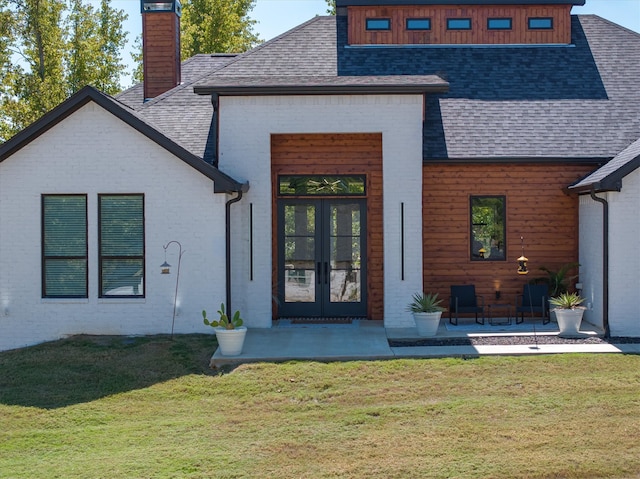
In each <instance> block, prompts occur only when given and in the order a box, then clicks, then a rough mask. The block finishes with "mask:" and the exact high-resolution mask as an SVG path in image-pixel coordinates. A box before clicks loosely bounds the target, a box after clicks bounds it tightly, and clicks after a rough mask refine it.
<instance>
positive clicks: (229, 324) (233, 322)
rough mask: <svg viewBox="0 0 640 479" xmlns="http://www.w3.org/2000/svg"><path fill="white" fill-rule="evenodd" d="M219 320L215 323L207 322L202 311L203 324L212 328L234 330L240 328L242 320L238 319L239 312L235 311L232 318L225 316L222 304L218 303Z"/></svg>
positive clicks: (205, 313)
mask: <svg viewBox="0 0 640 479" xmlns="http://www.w3.org/2000/svg"><path fill="white" fill-rule="evenodd" d="M218 315H219V316H220V319H218V320H217V321H215V320H214V321H209V320H208V319H207V312H206V311H205V310H204V309H203V310H202V319H203V322H204V324H206V325H207V326H211V327H212V328H224V329H236V328H239V327H240V326H242V318H241V317H240V311H236V312H235V314H234V315H233V317H232V318H229V316H227V313H225V310H224V303H220V309H219V310H218Z"/></svg>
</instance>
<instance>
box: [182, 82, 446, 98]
mask: <svg viewBox="0 0 640 479" xmlns="http://www.w3.org/2000/svg"><path fill="white" fill-rule="evenodd" d="M193 91H194V93H196V94H198V95H212V94H217V95H221V96H275V95H278V96H285V95H381V94H401V95H409V94H413V95H415V94H424V93H447V92H448V91H449V83H447V82H443V83H440V84H436V85H309V86H302V85H282V86H280V85H264V86H253V85H251V86H238V85H233V86H215V85H211V86H196V87H194V89H193Z"/></svg>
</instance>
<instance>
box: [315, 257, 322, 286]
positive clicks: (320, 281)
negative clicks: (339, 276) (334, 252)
mask: <svg viewBox="0 0 640 479" xmlns="http://www.w3.org/2000/svg"><path fill="white" fill-rule="evenodd" d="M316 271H317V272H318V284H322V267H321V265H320V261H318V265H317V270H316Z"/></svg>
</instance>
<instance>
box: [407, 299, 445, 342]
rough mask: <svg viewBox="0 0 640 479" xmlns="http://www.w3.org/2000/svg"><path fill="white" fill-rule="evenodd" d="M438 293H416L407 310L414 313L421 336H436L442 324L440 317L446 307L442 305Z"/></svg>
mask: <svg viewBox="0 0 640 479" xmlns="http://www.w3.org/2000/svg"><path fill="white" fill-rule="evenodd" d="M441 302H442V300H441V299H438V293H416V294H414V295H413V301H411V303H409V305H408V306H407V311H410V312H411V313H412V314H413V319H414V321H415V322H416V328H417V329H418V335H419V336H435V335H436V334H437V332H438V326H439V325H440V317H441V316H442V312H443V311H446V309H445V308H443V307H442V306H440V303H441Z"/></svg>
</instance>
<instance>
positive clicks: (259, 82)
mask: <svg viewBox="0 0 640 479" xmlns="http://www.w3.org/2000/svg"><path fill="white" fill-rule="evenodd" d="M346 27H347V25H346V18H345V17H316V18H314V19H312V20H310V21H308V22H306V23H304V24H302V25H300V26H298V27H296V28H294V29H293V30H290V31H289V32H287V33H285V34H283V35H281V36H279V37H276V38H275V39H273V40H271V41H269V42H266V43H264V44H262V45H260V46H258V47H257V48H255V49H253V50H251V51H249V52H247V53H244V54H242V55H238V56H237V57H235V58H231V59H227V61H226V62H225V63H224V65H218V66H217V67H214V68H210V69H209V70H206V68H203V67H201V68H200V70H199V71H200V72H203V73H202V75H200V76H199V77H198V78H195V79H194V80H193V81H191V82H189V83H188V84H187V83H185V84H183V85H181V86H179V87H177V88H175V89H173V90H171V91H169V92H167V93H166V94H164V95H163V96H161V97H159V98H157V99H155V100H153V101H151V102H148V103H147V104H145V105H144V106H143V107H141V108H139V112H140V114H141V115H142V116H144V117H146V118H149V119H150V120H152V121H153V122H154V124H156V125H158V126H159V127H161V128H162V129H163V131H165V132H166V133H167V135H168V136H169V137H170V138H172V139H174V140H175V141H176V142H178V143H179V144H181V145H183V146H184V147H185V148H188V149H189V150H190V151H192V152H193V153H195V154H199V155H202V154H203V152H204V148H205V145H206V140H207V137H208V133H209V126H210V121H211V105H210V103H209V99H208V97H206V96H204V97H201V96H198V95H195V94H193V87H194V86H196V87H207V86H215V85H218V86H228V85H230V84H239V85H246V86H250V87H253V88H255V87H258V88H259V87H260V86H269V85H270V84H271V85H274V84H277V85H302V86H304V85H317V84H321V83H323V82H324V83H325V84H330V83H332V84H344V83H345V77H349V82H353V81H361V82H362V83H367V84H370V83H376V82H379V83H380V84H384V82H385V81H387V82H388V81H389V78H390V77H392V76H396V77H397V78H401V79H402V81H403V82H412V81H418V78H422V80H423V81H424V79H425V78H427V77H429V78H435V77H433V75H439V76H441V77H442V78H443V79H445V80H447V81H448V82H449V83H450V90H449V93H446V94H437V95H436V94H428V95H426V114H425V138H424V158H425V161H433V160H439V159H461V160H473V159H517V158H524V159H538V158H550V159H559V158H572V159H582V158H584V159H609V158H613V157H614V156H615V155H616V154H618V153H619V152H620V151H622V150H623V149H624V148H626V147H627V146H629V145H630V144H631V143H632V142H633V141H635V140H636V139H638V138H640V88H639V87H638V78H640V35H639V34H637V33H635V32H632V31H630V30H627V29H625V28H623V27H620V26H618V25H615V24H613V23H611V22H609V21H607V20H604V19H602V18H599V17H596V16H592V15H584V16H582V15H581V16H573V17H572V28H573V34H572V44H571V45H555V46H550V45H545V46H499V47H481V46H447V47H435V46H415V47H407V46H389V47H384V46H376V47H364V46H348V45H346V35H347V32H346ZM205 70H206V71H205ZM354 78H355V80H353V79H354ZM358 78H360V80H358ZM385 78H386V79H385ZM396 83H397V82H396ZM118 99H119V100H121V101H124V99H121V98H120V97H119V98H118Z"/></svg>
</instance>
